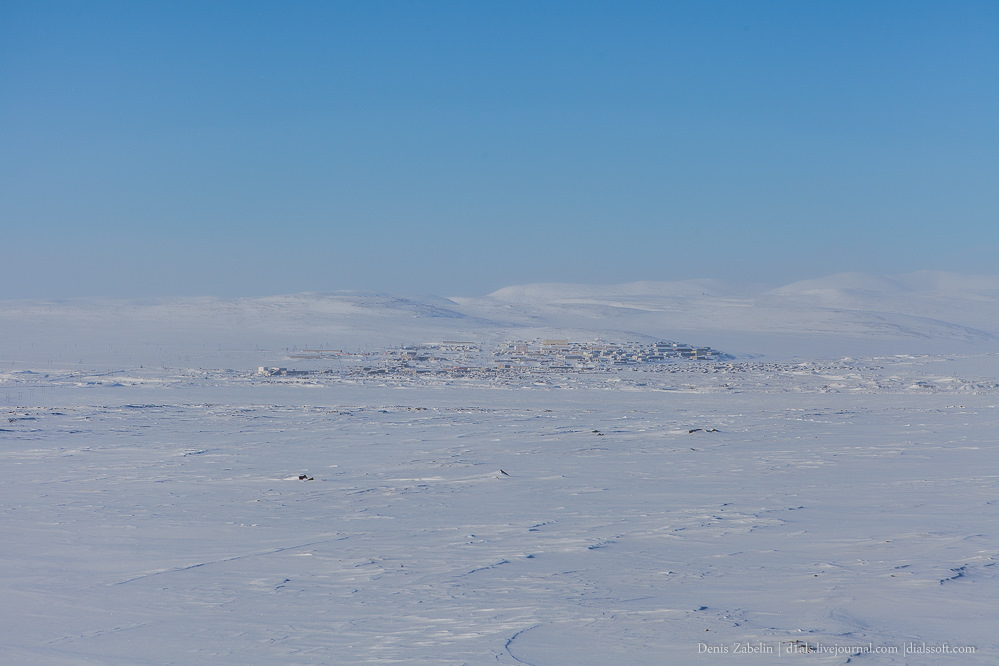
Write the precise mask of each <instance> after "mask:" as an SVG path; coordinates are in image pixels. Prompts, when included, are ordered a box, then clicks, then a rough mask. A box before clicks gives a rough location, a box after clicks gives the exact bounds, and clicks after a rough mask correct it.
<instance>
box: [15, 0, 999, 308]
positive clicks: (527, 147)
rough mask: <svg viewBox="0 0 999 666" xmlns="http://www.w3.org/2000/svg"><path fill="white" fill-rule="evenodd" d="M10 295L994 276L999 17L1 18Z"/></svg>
mask: <svg viewBox="0 0 999 666" xmlns="http://www.w3.org/2000/svg"><path fill="white" fill-rule="evenodd" d="M0 232H2V235H0V248H2V255H0V297H2V298H22V297H24V298H35V297H43V298H51V297H63V296H80V295H97V296H144V295H148V296H160V295H201V294H206V295H222V296H239V295H247V296H252V295H265V294H278V293H293V292H300V291H327V290H333V289H373V290H383V291H393V292H405V293H416V292H429V293H436V294H440V295H444V296H447V295H477V294H484V293H488V292H490V291H492V290H494V289H497V288H500V287H503V286H506V285H510V284H519V283H527V282H539V281H564V282H625V281H633V280H675V279H685V278H699V277H717V278H723V279H736V280H753V281H768V282H777V283H780V282H788V281H792V280H796V279H802V278H809V277H817V276H821V275H826V274H830V273H836V272H841V271H852V270H860V271H868V272H873V273H882V274H893V273H904V272H909V271H914V270H921V269H941V270H956V271H963V272H988V273H995V272H999V3H997V2H995V1H994V0H987V1H981V2H978V1H964V2H962V1H956V2H942V1H941V2H919V1H908V0H907V1H904V2H901V1H899V2H877V1H874V2H872V1H863V2H859V1H858V2H849V1H846V2H844V1H838V0H837V1H826V2H823V1H816V2H796V1H792V0H787V1H783V2H768V1H752V0H750V1H741V0H740V1H732V2H710V1H705V2H665V1H650V2H553V1H543V0H542V1H537V0H532V1H529V2H528V1H525V2H518V1H504V2H471V1H461V2H445V1H438V0H434V1H432V2H431V1H426V2H417V1H406V2H389V1H377V0H356V1H352V2H333V1H319V2H276V1H275V2H253V1H250V0H240V1H238V2H202V1H198V2H184V1H180V0H170V1H163V2H145V1H141V0H128V1H123V2H102V1H92V2H83V1H79V2H77V1H70V0H65V1H59V2H49V1H45V0H28V1H19V0H0Z"/></svg>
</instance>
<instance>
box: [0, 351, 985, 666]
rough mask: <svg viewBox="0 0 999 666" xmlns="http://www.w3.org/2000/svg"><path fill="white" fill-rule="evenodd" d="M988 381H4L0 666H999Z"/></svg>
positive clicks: (955, 374)
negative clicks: (613, 664)
mask: <svg viewBox="0 0 999 666" xmlns="http://www.w3.org/2000/svg"><path fill="white" fill-rule="evenodd" d="M997 364H999V361H997V357H996V356H995V355H986V356H918V357H917V356H890V357H878V358H849V359H840V360H837V361H810V362H793V363H780V362H771V361H748V362H730V363H700V362H696V361H689V362H677V363H675V364H672V365H671V366H663V367H662V368H661V369H660V370H659V371H657V372H640V371H636V370H621V371H620V372H616V373H608V374H602V375H573V376H570V375H565V376H562V377H548V378H546V379H545V380H544V381H541V382H538V383H535V382H533V381H532V382H526V381H521V380H516V379H510V381H509V382H507V383H497V382H489V381H485V380H482V379H468V380H461V379H450V380H445V379H426V378H418V377H412V378H397V379H394V380H384V379H383V380H377V379H363V378H362V379H359V378H353V377H348V376H337V375H318V376H310V377H307V378H298V377H289V378H282V377H264V378H261V377H258V376H256V375H254V374H252V373H250V372H241V371H234V370H228V371H227V370H210V369H209V370H185V371H170V370H163V369H156V370H153V369H149V368H126V369H121V370H108V369H97V368H83V369H45V368H39V369H36V370H28V369H21V370H5V371H4V372H3V373H2V374H0V405H2V410H0V411H2V416H3V419H2V421H0V443H2V448H0V464H2V466H3V469H4V470H5V473H6V480H5V482H4V484H3V485H2V486H0V506H2V514H0V525H2V529H3V534H4V538H3V540H2V541H0V598H2V599H3V603H2V604H0V608H3V617H2V622H0V645H2V647H0V654H2V656H3V657H4V659H3V660H4V661H5V662H10V663H30V664H61V663H67V664H68V663H80V662H83V661H90V662H94V663H149V664H152V663H157V664H162V663H178V664H180V663H185V664H186V663H209V662H211V663H231V664H237V663H238V664H271V663H301V664H307V663H414V664H420V663H424V664H478V663H503V664H537V665H545V664H603V663H608V662H609V661H613V660H617V661H618V662H620V663H629V664H662V663H677V664H679V663H718V662H722V663H724V662H727V661H729V660H733V659H735V660H737V661H738V662H739V663H756V664H770V663H782V662H783V661H785V660H787V658H788V657H792V658H796V659H798V660H800V661H802V662H803V663H804V662H807V663H829V664H834V663H846V662H847V661H848V660H850V659H851V658H852V659H853V660H855V661H858V662H859V661H864V663H866V661H871V662H872V663H895V664H938V663H960V664H991V663H995V661H996V658H997V655H999V641H997V639H996V637H995V632H994V622H993V621H992V617H993V611H994V599H995V597H996V595H997V592H999V589H997V588H999V579H997V576H996V573H997V567H996V564H995V563H996V556H997V553H999V539H997V538H996V535H995V531H994V529H992V527H991V526H992V525H993V524H994V523H995V518H996V516H995V495H996V476H995V470H996V469H997V463H999V451H997V447H996V446H995V437H994V433H995V432H996V430H997V428H999V402H997V401H999V385H997V383H996V369H997ZM923 644H925V645H928V646H931V647H933V646H943V645H945V644H946V645H949V646H952V647H961V648H962V649H963V648H974V653H973V654H949V655H944V656H941V655H940V654H931V655H925V656H920V655H919V654H905V653H904V652H903V650H904V649H905V647H906V646H912V645H923ZM749 645H752V646H757V647H755V648H754V650H757V652H756V653H739V652H737V651H736V650H740V649H741V650H744V649H746V648H745V646H749ZM861 646H872V648H878V649H881V650H888V649H895V650H896V652H895V653H888V654H879V655H876V656H871V657H870V659H863V657H864V655H863V654H859V656H857V655H858V652H857V650H859V649H860V647H861ZM854 648H855V649H854ZM723 649H724V650H727V651H728V654H722V653H721V651H722V650H723ZM851 649H853V651H850V650H851ZM766 650H771V651H770V652H766ZM782 650H783V651H785V652H793V653H794V654H783V655H780V656H778V654H777V653H779V652H780V651H782ZM778 659H780V660H781V661H780V662H778V661H777V660H778ZM851 663H852V662H851Z"/></svg>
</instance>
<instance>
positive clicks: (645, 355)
mask: <svg viewBox="0 0 999 666" xmlns="http://www.w3.org/2000/svg"><path fill="white" fill-rule="evenodd" d="M304 351H305V353H302V354H297V355H295V356H294V357H295V358H303V359H305V358H308V359H313V360H315V359H336V360H337V363H338V369H337V370H332V369H327V370H313V371H310V370H289V369H287V368H271V367H264V366H261V367H260V368H259V369H258V371H257V374H258V375H263V376H270V377H287V376H296V375H306V374H312V373H313V372H322V373H324V374H346V375H389V374H391V375H395V374H408V375H445V376H470V375H474V376H487V375H491V376H496V375H501V374H518V373H537V372H540V373H550V372H562V373H565V372H589V371H600V370H609V369H612V368H616V367H621V366H639V367H641V366H649V365H651V364H659V363H664V362H668V361H676V360H682V359H690V360H720V359H722V358H725V356H724V354H720V353H719V352H718V351H716V350H714V349H711V348H710V347H692V346H690V345H686V344H683V343H679V342H669V341H658V342H652V343H642V342H607V341H604V340H596V341H594V342H570V341H569V340H567V339H566V340H540V339H536V340H530V341H526V340H518V341H514V342H505V343H503V344H500V345H498V346H497V347H495V348H492V349H484V348H483V346H482V345H480V344H479V343H476V342H467V341H458V340H445V341H444V342H435V343H427V344H422V345H409V346H404V347H399V348H396V349H386V350H382V351H380V352H370V351H369V352H363V353H357V354H351V353H347V352H343V351H341V350H304Z"/></svg>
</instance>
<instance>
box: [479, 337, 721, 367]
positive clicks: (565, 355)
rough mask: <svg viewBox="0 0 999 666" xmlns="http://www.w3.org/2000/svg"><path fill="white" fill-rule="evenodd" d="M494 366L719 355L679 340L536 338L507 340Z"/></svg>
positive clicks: (589, 363)
mask: <svg viewBox="0 0 999 666" xmlns="http://www.w3.org/2000/svg"><path fill="white" fill-rule="evenodd" d="M492 355H493V359H494V367H495V368H496V369H502V370H513V369H548V370H598V369H601V368H607V367H612V366H621V365H637V364H644V363H660V362H663V361H668V360H673V359H683V358H687V359H695V360H706V359H718V358H720V354H719V353H718V352H717V351H715V350H713V349H711V348H710V347H691V346H690V345H685V344H682V343H679V342H666V341H659V342H653V343H651V344H649V343H640V342H624V343H617V342H605V341H603V340H597V341H596V342H570V341H568V340H542V341H540V342H539V341H537V340H535V341H534V342H533V343H532V342H508V343H506V344H503V345H500V347H498V348H497V349H495V350H494V351H493V353H492Z"/></svg>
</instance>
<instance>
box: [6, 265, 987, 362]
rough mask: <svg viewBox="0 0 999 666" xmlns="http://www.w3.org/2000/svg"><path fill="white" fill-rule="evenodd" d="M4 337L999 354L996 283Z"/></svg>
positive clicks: (23, 315) (139, 322)
mask: <svg viewBox="0 0 999 666" xmlns="http://www.w3.org/2000/svg"><path fill="white" fill-rule="evenodd" d="M0 331H2V333H3V335H2V339H0V362H2V361H3V360H4V359H13V358H19V359H21V360H26V359H32V360H34V361H36V362H51V363H56V364H65V363H72V362H79V361H84V362H89V361H95V360H101V359H103V360H106V361H116V362H119V363H122V362H124V363H130V364H133V365H139V364H154V365H155V364H167V365H178V364H183V363H194V364H196V365H199V364H200V365H208V366H211V367H216V366H220V365H221V366H229V365H233V366H240V365H241V364H245V363H249V365H254V364H257V362H258V361H259V362H260V363H265V362H270V361H271V360H273V358H280V357H281V355H282V354H283V353H284V352H285V351H286V350H290V349H296V348H305V347H313V348H343V349H359V348H364V347H369V348H370V347H375V346H384V345H398V344H409V343H419V342H426V341H433V340H442V339H471V340H476V341H484V342H498V341H500V340H504V339H515V338H528V339H529V338H533V337H572V338H577V339H584V340H585V339H592V338H594V337H601V338H605V339H610V340H621V339H636V338H639V339H645V338H650V339H651V338H661V339H669V340H681V341H684V342H688V343H691V344H695V345H707V346H711V347H713V348H715V349H721V350H723V351H726V352H729V353H732V354H735V355H737V356H740V357H749V356H768V357H772V358H781V357H785V358H792V357H799V358H800V357H827V356H840V355H862V354H868V353H947V352H983V351H991V350H995V349H997V348H999V276H968V275H957V274H951V273H931V272H921V273H912V274H908V275H902V276H894V277H883V276H873V275H865V274H858V273H845V274H840V275H833V276H829V277H826V278H821V279H816V280H805V281H802V282H795V283H792V284H789V285H785V286H782V287H779V288H769V287H767V286H765V285H756V284H731V283H724V282H720V281H717V280H688V281H682V282H636V283H629V284H620V285H573V284H531V285H520V286H512V287H507V288H504V289H500V290H498V291H496V292H494V293H492V294H490V295H488V296H485V297H474V298H473V297H452V298H450V299H448V298H441V297H437V296H427V295H423V296H399V295H391V294H381V293H372V292H356V291H337V292H329V293H304V294H295V295H289V296H271V297H264V298H239V299H222V298H185V299H149V300H130V301H123V300H99V299H75V300H60V301H44V302H39V301H5V302H2V303H0ZM259 352H264V354H263V356H264V357H265V358H261V354H260V353H259ZM251 357H252V358H251ZM272 357H273V358H272Z"/></svg>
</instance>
